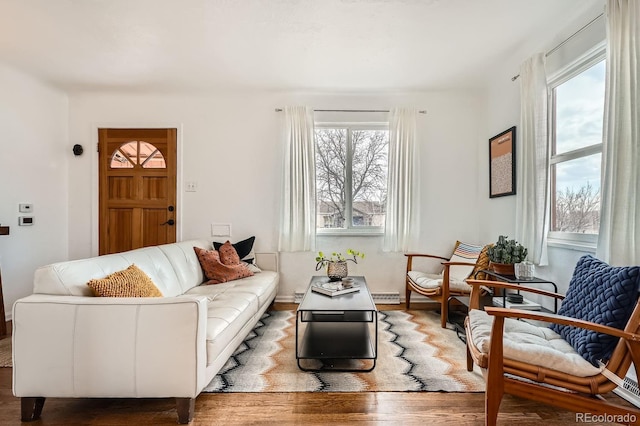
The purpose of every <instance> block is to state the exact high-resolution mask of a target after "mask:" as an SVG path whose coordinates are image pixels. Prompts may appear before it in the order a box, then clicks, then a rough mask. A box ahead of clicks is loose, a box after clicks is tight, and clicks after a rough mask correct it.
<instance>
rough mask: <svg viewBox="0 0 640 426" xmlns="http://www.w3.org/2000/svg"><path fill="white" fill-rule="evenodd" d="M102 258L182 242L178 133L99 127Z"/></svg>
mask: <svg viewBox="0 0 640 426" xmlns="http://www.w3.org/2000/svg"><path fill="white" fill-rule="evenodd" d="M98 132H99V135H98V137H99V139H98V151H99V156H98V157H99V161H100V166H99V182H100V183H99V185H100V188H99V191H100V195H99V199H100V201H99V222H100V225H99V246H100V254H110V253H118V252H122V251H126V250H132V249H136V248H140V247H147V246H153V245H158V244H166V243H173V242H175V241H176V226H175V225H176V223H175V220H176V217H177V216H176V161H177V160H176V152H177V150H176V129H99V130H98Z"/></svg>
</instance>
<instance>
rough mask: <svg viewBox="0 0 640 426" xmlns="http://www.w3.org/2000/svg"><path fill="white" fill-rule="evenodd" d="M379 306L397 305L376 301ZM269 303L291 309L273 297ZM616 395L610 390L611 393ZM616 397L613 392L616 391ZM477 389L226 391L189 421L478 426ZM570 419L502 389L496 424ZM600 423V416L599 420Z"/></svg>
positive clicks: (66, 403) (102, 402) (129, 403)
mask: <svg viewBox="0 0 640 426" xmlns="http://www.w3.org/2000/svg"><path fill="white" fill-rule="evenodd" d="M379 308H380V309H385V308H388V309H401V308H402V307H401V306H400V307H398V306H397V305H394V306H389V307H386V306H379ZM275 309H295V305H293V304H277V305H276V306H275ZM11 373H12V369H11V368H0V425H18V424H21V422H20V400H19V399H18V398H15V397H14V396H13V394H12V391H11V380H12V377H11ZM614 397H615V396H614ZM615 398H617V397H615ZM483 423H484V394H483V393H439V392H378V393H372V392H366V393H232V394H204V393H203V394H201V395H200V396H198V398H197V399H196V411H195V417H194V420H193V422H192V423H191V424H192V425H246V424H252V425H260V424H264V425H271V424H278V425H279V426H284V425H299V424H304V425H327V424H335V425H344V424H363V425H364V424H378V425H379V424H385V425H387V424H389V425H424V424H429V425H441V424H452V425H453V424H455V425H481V424H483ZM543 423H544V424H545V425H575V424H576V417H575V414H574V413H572V412H568V411H563V410H558V409H555V408H552V407H549V406H546V405H542V404H537V403H534V402H531V401H528V400H524V399H520V398H516V397H512V396H509V395H506V396H505V398H504V400H503V402H502V405H501V408H500V415H499V417H498V424H503V425H506V424H517V425H518V426H528V425H540V424H543ZM33 424H34V425H175V424H176V409H175V401H174V400H173V399H168V398H167V399H65V398H48V399H47V400H46V402H45V404H44V409H43V411H42V418H41V420H39V421H37V422H34V423H33ZM599 424H602V423H599Z"/></svg>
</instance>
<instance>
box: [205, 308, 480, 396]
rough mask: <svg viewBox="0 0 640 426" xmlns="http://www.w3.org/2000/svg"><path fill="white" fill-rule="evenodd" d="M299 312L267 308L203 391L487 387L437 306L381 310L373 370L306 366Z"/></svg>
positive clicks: (463, 389) (457, 389) (468, 389)
mask: <svg viewBox="0 0 640 426" xmlns="http://www.w3.org/2000/svg"><path fill="white" fill-rule="evenodd" d="M295 323H296V315H295V312H292V311H270V312H267V313H265V315H264V316H263V317H262V319H261V320H260V322H259V323H258V324H257V325H256V327H255V328H254V329H253V331H252V332H251V333H249V335H248V336H247V338H246V339H245V341H244V342H243V343H242V344H241V345H240V346H239V347H238V349H237V350H236V352H235V353H234V354H233V356H232V357H231V358H230V359H229V361H228V362H227V363H226V365H225V366H224V367H223V368H222V370H221V372H220V374H218V375H217V376H216V377H214V379H213V380H212V381H211V383H210V384H209V385H208V386H207V387H206V388H205V389H204V391H203V392H367V391H369V392H393V391H396V392H411V391H426V392H438V391H442V392H483V391H484V389H485V382H484V380H483V378H482V375H481V373H480V371H478V370H477V367H476V370H475V371H473V372H468V371H467V369H466V348H465V344H464V343H463V342H462V341H460V339H458V337H457V335H456V333H455V332H454V331H453V330H449V329H443V328H441V327H440V316H439V315H438V314H435V313H434V312H432V311H413V310H411V311H399V310H398V311H382V312H379V313H378V339H379V340H378V360H377V364H376V367H375V369H374V370H373V371H372V372H370V373H360V372H358V373H350V372H349V373H345V372H304V371H302V370H300V369H299V368H298V365H297V363H296V356H295V329H296V324H295Z"/></svg>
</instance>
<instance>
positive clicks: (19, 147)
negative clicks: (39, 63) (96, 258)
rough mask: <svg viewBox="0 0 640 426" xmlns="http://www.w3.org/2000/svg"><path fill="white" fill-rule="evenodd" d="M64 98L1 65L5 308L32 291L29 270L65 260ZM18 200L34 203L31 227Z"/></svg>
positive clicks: (0, 250) (0, 259) (67, 149)
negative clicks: (7, 228)
mask: <svg viewBox="0 0 640 426" xmlns="http://www.w3.org/2000/svg"><path fill="white" fill-rule="evenodd" d="M67 126H68V103H67V96H66V95H65V94H63V93H61V92H58V91H56V90H53V89H51V88H49V87H47V86H45V85H44V84H42V83H41V82H39V81H38V80H35V79H33V78H31V77H29V76H26V75H24V74H22V73H20V72H18V71H15V70H13V69H10V68H7V67H5V66H3V65H0V129H2V141H1V142H0V146H1V147H2V154H1V155H0V224H2V225H9V226H10V234H9V235H7V236H0V266H1V267H2V286H3V293H4V305H5V312H6V313H7V317H8V318H7V319H9V318H10V314H11V306H12V305H13V302H14V301H15V300H17V299H18V298H20V297H23V296H26V295H28V294H31V292H32V289H33V272H34V270H35V268H37V267H38V266H41V265H43V264H47V263H51V262H54V261H58V260H66V259H67V247H68V232H67V190H68V183H67V167H68V165H69V164H68V163H70V162H71V163H72V162H73V158H72V157H73V153H72V152H71V147H72V145H70V144H69V142H68V138H67ZM19 203H32V204H33V207H34V209H33V213H32V215H33V216H34V217H35V221H34V223H35V224H34V225H33V226H18V217H19V216H21V215H25V214H24V213H18V204H19Z"/></svg>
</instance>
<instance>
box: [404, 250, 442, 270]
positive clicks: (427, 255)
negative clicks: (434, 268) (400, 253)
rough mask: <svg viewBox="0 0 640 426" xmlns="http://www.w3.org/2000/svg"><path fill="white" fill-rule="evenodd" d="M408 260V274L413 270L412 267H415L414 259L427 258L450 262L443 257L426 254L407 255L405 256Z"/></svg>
mask: <svg viewBox="0 0 640 426" xmlns="http://www.w3.org/2000/svg"><path fill="white" fill-rule="evenodd" d="M404 255H405V256H406V258H407V272H409V271H410V270H411V267H412V266H413V258H414V257H426V258H429V259H440V260H449V259H448V258H446V257H442V256H436V255H434V254H425V253H405V254H404Z"/></svg>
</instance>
